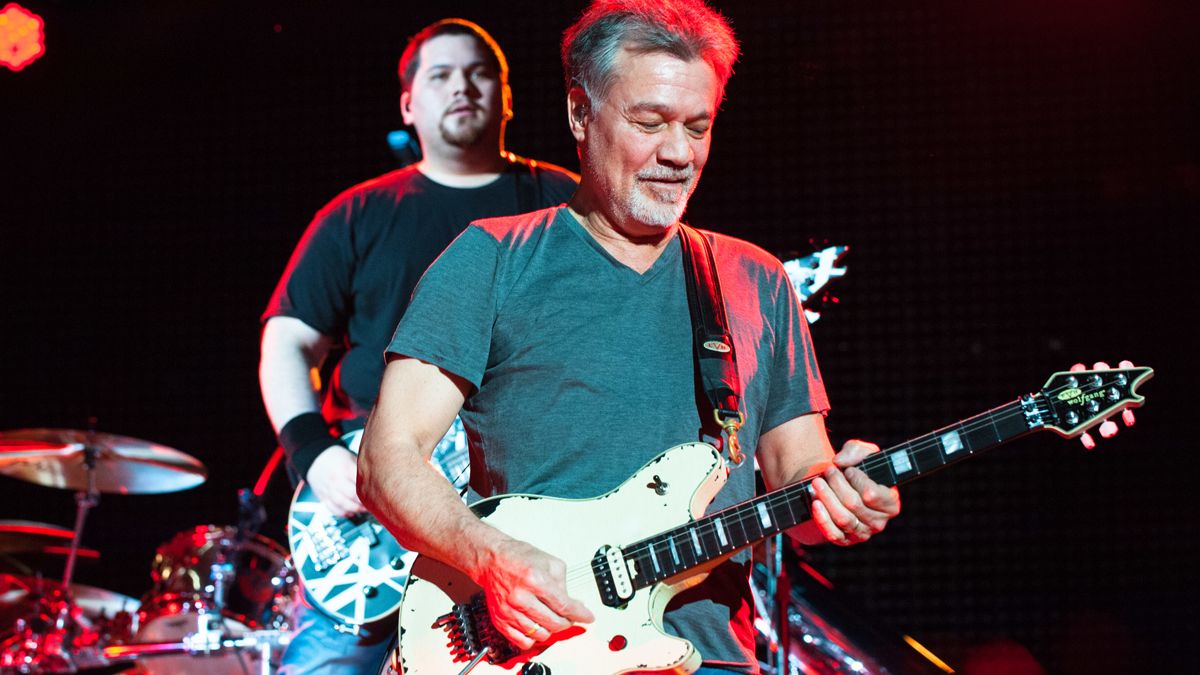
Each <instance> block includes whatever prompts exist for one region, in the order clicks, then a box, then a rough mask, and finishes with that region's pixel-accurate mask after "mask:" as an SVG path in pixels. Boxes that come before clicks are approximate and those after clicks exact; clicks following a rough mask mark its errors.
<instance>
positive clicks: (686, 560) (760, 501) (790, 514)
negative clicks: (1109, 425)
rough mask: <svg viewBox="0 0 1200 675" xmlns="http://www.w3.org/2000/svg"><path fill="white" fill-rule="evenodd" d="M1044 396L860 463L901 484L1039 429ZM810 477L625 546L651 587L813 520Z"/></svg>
mask: <svg viewBox="0 0 1200 675" xmlns="http://www.w3.org/2000/svg"><path fill="white" fill-rule="evenodd" d="M1051 414H1052V413H1051V410H1050V408H1049V407H1048V406H1046V405H1045V403H1044V401H1043V400H1042V396H1040V395H1029V396H1025V397H1022V398H1021V399H1018V400H1016V401H1013V402H1012V403H1008V404H1005V405H1002V406H999V407H997V408H993V409H992V410H989V411H987V412H984V413H980V414H978V415H975V416H974V417H970V418H967V419H964V420H960V421H959V422H956V423H954V424H951V425H949V426H947V427H943V428H941V429H938V430H937V431H933V432H931V433H928V434H925V435H923V436H919V437H917V438H914V439H912V440H910V441H907V442H905V443H901V444H899V445H896V446H893V447H890V448H887V449H886V450H883V451H881V452H879V453H878V454H874V455H871V456H870V457H868V458H867V459H866V460H865V461H863V462H862V464H860V465H859V467H858V468H860V469H862V470H863V471H864V472H865V473H866V474H867V475H868V476H870V477H871V479H872V480H874V481H875V482H877V483H879V484H881V485H888V486H891V485H900V484H903V483H908V482H910V481H913V480H916V479H917V478H918V477H920V476H924V475H927V474H929V473H931V472H933V471H935V470H937V469H940V468H942V467H944V466H948V465H950V464H953V463H955V462H958V461H961V460H963V459H966V458H967V457H970V456H971V455H973V454H975V453H977V452H981V451H983V450H987V449H989V448H993V447H996V446H998V445H1001V444H1003V443H1007V442H1008V441H1011V440H1014V439H1016V438H1019V437H1021V436H1024V435H1026V434H1029V433H1031V432H1032V431H1035V430H1038V429H1040V428H1042V427H1043V426H1044V422H1043V418H1045V417H1048V416H1049V415H1051ZM810 483H811V480H806V481H801V482H799V483H795V484H793V485H789V486H787V487H785V488H781V489H779V490H774V491H772V492H768V493H766V494H764V495H762V496H759V497H756V498H754V499H751V500H749V501H746V502H742V503H741V504H738V505H736V506H731V507H729V508H727V509H724V510H722V511H719V512H717V513H713V514H709V515H707V516H705V517H703V518H700V519H698V520H694V521H691V522H689V523H687V524H686V525H683V526H681V527H677V528H675V529H673V530H668V531H666V532H662V533H660V534H657V535H655V536H653V537H650V538H648V539H643V540H641V541H639V542H635V543H633V544H631V545H628V546H625V547H622V551H623V555H624V557H625V559H626V560H632V561H633V562H635V564H636V566H637V567H636V569H637V570H638V574H637V577H636V581H635V583H634V585H635V587H636V588H645V587H648V586H650V585H653V584H655V583H657V582H660V581H663V580H664V579H668V578H670V577H673V576H676V575H678V574H682V573H683V572H686V571H688V570H690V569H692V568H695V567H697V566H699V565H703V564H704V563H707V562H710V561H712V560H715V559H717V558H720V557H721V556H724V555H728V554H729V553H732V552H734V551H737V550H738V549H741V548H745V547H747V546H750V545H752V544H755V543H757V542H759V541H762V540H763V539H766V538H767V537H770V536H772V535H775V534H778V533H780V532H782V531H784V530H786V529H788V528H790V527H794V526H796V525H799V524H801V523H803V522H805V521H807V520H809V519H810V518H811V517H812V499H813V497H812V491H811V487H810Z"/></svg>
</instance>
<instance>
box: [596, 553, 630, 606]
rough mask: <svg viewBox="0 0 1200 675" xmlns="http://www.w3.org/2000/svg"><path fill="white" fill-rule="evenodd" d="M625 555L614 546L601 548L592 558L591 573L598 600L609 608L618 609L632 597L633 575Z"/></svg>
mask: <svg viewBox="0 0 1200 675" xmlns="http://www.w3.org/2000/svg"><path fill="white" fill-rule="evenodd" d="M630 568H631V566H630V564H629V563H627V562H626V561H625V554H624V552H622V551H621V549H620V548H618V547H616V546H601V547H600V549H599V550H598V551H596V555H595V556H594V557H593V558H592V571H593V572H594V573H595V575H596V587H597V588H598V589H599V590H600V600H601V602H603V603H604V604H605V605H607V606H609V607H620V606H621V605H624V604H625V603H626V602H628V601H629V599H630V598H632V597H633V591H634V588H633V575H632V574H631V573H630Z"/></svg>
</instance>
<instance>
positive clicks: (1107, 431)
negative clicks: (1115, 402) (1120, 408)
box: [1100, 420, 1118, 438]
mask: <svg viewBox="0 0 1200 675" xmlns="http://www.w3.org/2000/svg"><path fill="white" fill-rule="evenodd" d="M1117 429H1118V427H1117V423H1116V422H1114V421H1112V420H1104V421H1103V422H1101V423H1100V438H1112V437H1113V436H1116V435H1117Z"/></svg>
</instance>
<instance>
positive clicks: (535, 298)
mask: <svg viewBox="0 0 1200 675" xmlns="http://www.w3.org/2000/svg"><path fill="white" fill-rule="evenodd" d="M704 235H705V236H706V237H707V238H708V239H709V241H710V243H711V244H712V247H713V252H714V255H715V257H716V261H717V269H718V274H719V275H720V279H721V285H722V291H723V295H724V299H725V305H726V312H727V314H728V316H729V322H730V325H731V327H732V330H733V334H734V345H735V349H736V354H737V361H738V370H739V377H740V378H741V380H742V386H743V394H742V396H743V410H744V411H745V413H746V424H745V427H744V428H743V429H742V431H741V433H740V434H739V437H740V439H741V444H742V448H743V451H744V452H746V453H747V454H749V455H753V452H754V450H755V448H756V446H757V444H758V438H759V436H760V434H761V433H762V432H765V431H769V430H770V429H773V428H774V427H776V426H779V425H780V424H783V423H784V422H787V421H788V420H791V419H793V418H795V417H798V416H800V415H804V414H807V413H810V412H815V411H819V412H823V411H825V410H827V409H828V407H829V404H828V401H827V399H826V395H825V389H824V386H823V384H822V382H821V376H820V373H819V370H818V368H817V362H816V357H815V355H814V353H813V349H812V343H811V340H810V337H809V333H808V326H807V322H806V321H805V319H804V317H803V314H802V312H801V309H800V305H799V302H798V301H797V299H796V296H795V293H794V292H793V290H792V287H791V284H790V282H789V280H788V278H787V275H786V273H785V272H784V271H783V268H782V265H781V264H780V263H779V261H778V260H777V259H776V258H774V257H773V256H771V255H770V254H768V253H766V252H765V251H763V250H761V249H759V248H757V247H755V246H753V245H751V244H749V243H747V242H744V241H741V240H738V239H735V238H732V237H727V236H723V235H718V234H714V233H711V232H705V233H704ZM680 256H681V249H680V246H679V241H678V238H677V237H676V238H674V239H673V240H672V241H671V242H670V243H669V244H668V245H667V247H666V248H665V250H664V251H663V252H662V254H661V256H660V257H659V259H658V260H657V261H655V263H654V264H653V265H652V266H651V267H650V269H648V270H647V271H646V272H645V273H640V274H639V273H638V272H636V271H634V270H632V269H630V268H629V267H627V266H625V265H624V264H622V263H620V262H619V261H617V260H616V259H615V258H613V257H612V256H611V255H610V254H609V253H608V252H607V251H605V250H604V248H603V247H602V246H600V244H599V243H598V242H597V241H596V240H595V239H594V238H593V237H592V236H591V235H590V234H589V233H588V232H587V231H586V230H585V229H584V228H583V227H582V225H580V224H579V222H578V221H577V220H576V219H575V218H574V217H573V216H572V215H571V214H570V212H569V211H568V210H567V209H566V208H565V207H555V208H550V209H544V210H541V211H535V212H533V213H528V214H523V215H519V216H512V217H508V218H493V219H487V220H482V221H477V222H475V223H473V224H472V225H471V226H470V227H468V228H467V229H466V230H465V231H464V232H463V233H462V234H461V235H460V236H459V237H458V238H457V239H456V240H455V241H454V242H453V243H452V244H451V245H450V246H449V247H448V248H447V249H446V250H445V251H444V252H443V253H442V255H441V256H440V257H439V258H438V259H437V260H436V261H435V262H434V263H433V265H432V266H430V268H429V269H428V270H427V271H426V273H425V275H424V277H423V278H422V279H421V281H420V283H419V284H418V285H417V288H416V291H415V292H414V294H413V298H412V303H411V304H410V305H409V308H408V311H407V312H406V313H405V315H404V317H403V319H402V320H401V321H400V325H399V327H398V328H397V330H396V334H395V336H394V338H393V340H392V343H391V345H390V346H389V347H388V352H389V353H391V354H398V355H404V356H410V357H415V358H418V359H420V360H422V361H425V362H428V363H431V364H433V365H436V366H438V367H440V368H442V369H443V370H445V371H448V372H450V373H452V374H454V375H456V376H458V377H461V378H462V379H464V380H466V381H468V382H469V383H470V384H471V385H473V387H474V390H473V392H472V393H471V395H470V396H469V397H468V398H467V401H466V404H465V406H464V408H463V410H462V413H461V416H462V420H463V424H464V426H465V427H466V429H467V436H468V439H469V443H470V446H471V475H472V486H473V487H474V489H475V490H477V491H478V492H479V493H480V494H482V495H485V496H489V495H493V494H505V493H514V492H519V493H528V494H539V495H546V496H554V497H568V498H586V497H593V496H597V495H599V494H602V493H604V492H607V491H609V490H611V489H613V488H615V487H617V486H618V485H620V484H621V483H622V482H623V481H624V480H625V479H627V478H629V477H630V476H631V475H632V474H633V473H634V472H636V471H637V470H638V469H640V468H641V467H642V466H643V465H645V464H646V463H647V462H648V461H649V460H651V459H653V458H654V457H655V456H657V455H658V454H659V453H661V452H662V451H664V450H666V449H667V448H669V447H672V446H674V445H678V444H681V443H688V442H694V441H700V440H704V441H708V442H710V443H713V442H714V440H715V439H714V437H713V436H714V434H715V433H716V432H715V431H714V429H713V428H712V427H713V424H712V422H711V415H712V413H711V409H710V408H709V407H708V405H707V403H704V404H703V405H704V413H703V414H702V413H701V407H700V403H699V401H701V400H702V398H698V396H697V389H696V375H695V372H694V367H693V363H694V360H693V342H692V336H691V325H692V321H691V316H690V314H689V310H688V303H687V291H686V286H685V282H684V270H683V262H682V260H681V259H680ZM753 466H754V462H752V461H746V462H745V463H743V464H742V465H740V466H737V467H733V468H732V471H731V473H730V475H729V482H728V484H727V485H726V486H725V488H724V489H722V491H721V492H720V493H719V494H718V495H717V498H716V499H715V500H714V502H713V504H712V506H710V508H709V511H710V512H711V511H715V510H719V509H722V508H725V507H727V506H730V505H733V504H735V503H738V502H741V501H745V500H746V499H749V498H750V497H752V496H753V495H754V468H753ZM614 517H618V515H617V514H614ZM623 517H637V514H623ZM748 572H749V562H748V556H747V555H746V554H745V553H743V554H741V555H740V556H737V557H735V558H734V559H733V560H732V561H729V562H727V563H725V564H723V565H720V566H719V567H718V568H717V569H716V570H714V572H713V573H712V574H711V575H710V577H709V579H708V580H706V581H705V582H704V583H702V584H700V585H699V586H697V587H695V588H693V589H690V590H689V591H687V592H686V593H684V594H681V595H680V596H678V597H677V598H676V599H675V600H674V601H673V602H672V603H671V605H670V606H669V608H668V611H667V616H666V619H665V621H664V624H665V625H666V627H667V629H668V630H669V631H670V632H672V633H674V634H677V635H682V636H683V637H686V638H687V639H689V640H691V641H692V642H693V644H695V646H696V647H697V648H698V649H699V650H700V653H701V654H702V656H703V657H704V660H705V663H712V664H724V665H729V666H732V667H736V668H737V669H738V670H741V671H744V672H753V671H754V670H755V669H756V665H755V659H754V641H753V639H754V638H753V627H752V625H751V620H752V617H753V603H752V601H751V597H750V591H749V588H748V582H747V576H748Z"/></svg>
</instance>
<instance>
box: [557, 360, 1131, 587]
mask: <svg viewBox="0 0 1200 675" xmlns="http://www.w3.org/2000/svg"><path fill="white" fill-rule="evenodd" d="M1084 384H1085V387H1080V389H1081V392H1082V393H1084V394H1091V393H1095V392H1096V391H1100V390H1103V389H1106V388H1108V387H1110V386H1112V384H1113V383H1112V382H1107V383H1105V382H1101V383H1100V384H1092V383H1084ZM1122 386H1124V385H1122ZM1071 388H1072V387H1071V386H1070V385H1069V384H1066V385H1063V386H1060V387H1057V388H1050V389H1047V390H1043V391H1042V392H1040V394H1039V395H1037V396H1035V397H1034V405H1035V406H1036V407H1037V410H1038V412H1039V413H1041V414H1044V415H1046V414H1049V413H1050V412H1051V411H1050V410H1049V407H1050V406H1051V405H1052V402H1051V401H1050V400H1049V399H1051V398H1052V397H1054V396H1055V395H1057V394H1058V393H1061V392H1063V391H1066V390H1067V389H1071ZM1131 393H1132V390H1131ZM1022 400H1023V399H1017V400H1016V401H1013V402H1010V403H1007V404H1004V405H1001V406H998V407H997V408H993V409H992V410H989V411H986V412H983V413H980V414H978V415H976V416H974V417H976V418H979V419H976V420H975V421H974V422H970V423H967V424H962V423H961V422H960V423H956V424H952V425H949V426H947V427H943V428H942V429H947V430H950V429H953V430H955V431H959V429H961V432H964V433H971V432H973V431H977V430H979V429H982V428H986V427H989V426H993V425H994V424H996V423H1002V422H1009V421H1012V420H1013V419H1014V418H1023V417H1025V414H1026V412H1025V410H1024V408H1023V407H1022ZM1116 407H1119V406H1115V407H1114V409H1112V410H1109V411H1107V413H1106V414H1109V415H1111V414H1113V413H1114V412H1115V408H1116ZM1104 414H1105V413H1102V412H1099V411H1098V412H1096V413H1094V414H1093V417H1092V418H1091V420H1089V423H1090V422H1094V421H1096V420H1098V419H1100V418H1101V417H1103V416H1104ZM956 426H957V427H959V429H955V427H956ZM1044 426H1045V425H1043V427H1044ZM942 429H939V430H937V431H934V432H931V433H929V434H924V435H923V436H920V437H917V438H916V439H913V440H912V441H908V442H905V443H901V444H898V445H896V446H893V447H890V448H887V449H885V450H883V451H881V452H879V453H875V454H872V455H870V456H869V457H867V458H866V459H864V460H863V462H862V463H860V465H859V468H860V469H862V470H864V471H867V472H870V471H872V470H874V469H877V468H879V467H881V466H884V465H887V464H890V463H891V461H892V460H891V457H892V455H894V454H895V453H896V452H898V451H900V450H901V449H903V448H905V447H906V446H909V449H908V452H907V454H908V455H909V456H911V457H913V458H914V459H916V458H917V457H918V456H923V455H925V454H927V453H929V452H930V451H936V452H938V453H942V446H941V442H940V436H939V435H938V432H939V431H942ZM990 447H991V446H988V448H990ZM988 448H984V449H988ZM942 465H944V463H943V464H942ZM942 465H939V467H940V466H942ZM811 482H812V480H811V479H809V480H806V481H803V482H801V483H795V484H793V485H790V486H787V487H784V488H781V489H780V490H777V491H774V493H773V494H772V495H771V496H767V498H766V499H763V500H762V501H761V502H759V503H761V504H763V505H764V506H766V507H767V508H770V509H772V510H774V509H775V508H776V507H778V506H780V505H785V504H789V503H791V502H793V501H795V496H796V494H797V493H800V492H804V491H806V490H807V486H808V485H809V484H810V483H811ZM752 501H754V500H752ZM756 508H757V505H756V506H755V508H754V509H748V508H747V507H746V504H745V503H743V504H742V505H741V506H740V507H739V506H733V507H730V510H735V511H737V513H735V514H731V515H730V517H729V519H728V520H726V518H724V517H723V518H722V520H723V521H724V522H726V523H728V524H730V525H737V526H740V527H742V528H743V529H742V531H743V534H745V532H746V530H745V524H746V523H747V522H753V521H754V520H757V519H758V514H757V512H756V511H755V509H756ZM789 510H790V509H789ZM793 515H794V514H793ZM716 517H717V514H709V515H708V516H704V517H703V521H704V522H701V523H700V524H699V525H696V526H693V527H688V526H686V525H684V526H680V527H676V528H673V529H671V530H668V531H666V532H662V533H659V534H658V535H655V536H653V537H650V538H647V539H643V540H640V541H638V542H634V543H633V544H629V545H628V546H626V547H622V551H623V552H624V554H625V556H626V557H630V556H637V555H640V554H646V555H652V554H650V553H649V547H650V546H652V545H653V544H654V543H655V542H656V541H657V542H658V543H660V544H664V543H667V542H668V540H670V539H678V538H680V537H683V536H684V535H686V534H688V533H689V532H690V531H695V532H696V536H697V537H705V538H706V539H707V538H709V537H711V536H712V535H714V534H715V532H716V528H717V525H716V523H715V518H716ZM804 520H807V518H805V519H802V520H801V521H800V522H804ZM686 538H687V537H685V548H686V546H688V545H690V544H691V543H690V542H687V541H686ZM764 538H765V537H764ZM701 548H703V546H701ZM731 550H732V549H731ZM728 552H729V551H725V552H719V553H718V555H723V554H724V553H728ZM675 555H678V554H677V553H676V554H675ZM702 555H703V554H702ZM712 557H716V556H712ZM709 559H711V558H709ZM681 562H682V559H681ZM701 562H703V561H701ZM589 567H590V569H588V568H585V567H583V566H580V565H576V566H574V567H572V568H571V569H570V570H569V571H568V573H567V575H568V579H569V580H574V579H575V577H578V576H583V577H586V576H588V575H593V576H594V575H595V573H596V572H597V571H599V570H602V569H604V568H605V567H606V565H605V563H604V562H595V561H590V563H589Z"/></svg>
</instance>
